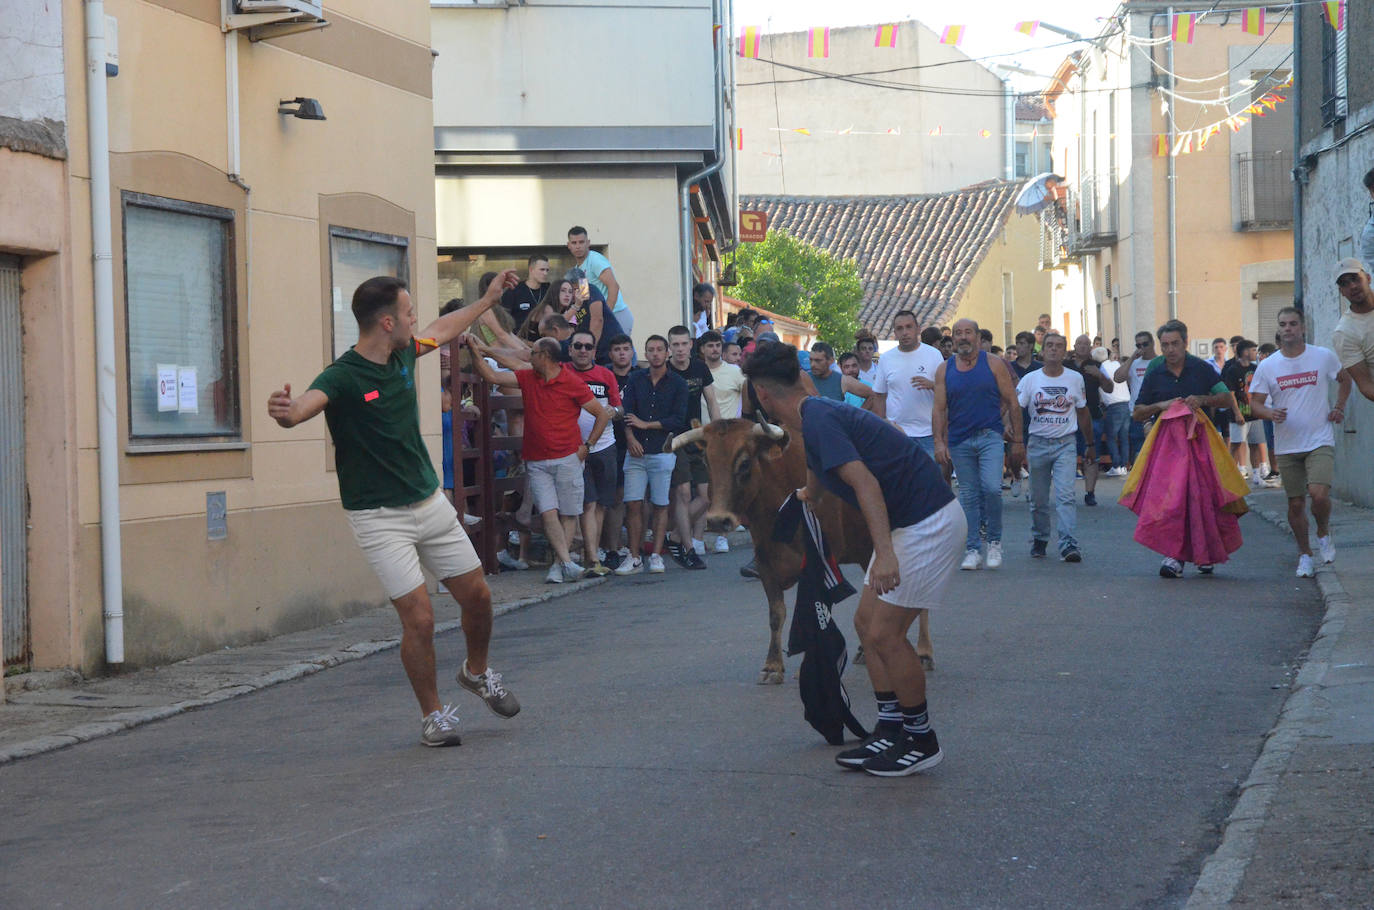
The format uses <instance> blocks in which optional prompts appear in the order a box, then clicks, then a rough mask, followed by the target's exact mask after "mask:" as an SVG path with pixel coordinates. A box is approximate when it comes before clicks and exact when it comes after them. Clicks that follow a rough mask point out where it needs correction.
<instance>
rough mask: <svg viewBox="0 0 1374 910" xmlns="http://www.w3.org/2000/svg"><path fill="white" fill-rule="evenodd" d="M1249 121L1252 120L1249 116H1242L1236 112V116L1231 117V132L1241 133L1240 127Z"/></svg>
mask: <svg viewBox="0 0 1374 910" xmlns="http://www.w3.org/2000/svg"><path fill="white" fill-rule="evenodd" d="M1249 122H1250V120H1249V118H1247V117H1242V116H1241V115H1240V114H1236V115H1235V116H1234V117H1232V118H1231V132H1233V133H1239V132H1240V128H1241V127H1242V126H1245V124H1247V123H1249Z"/></svg>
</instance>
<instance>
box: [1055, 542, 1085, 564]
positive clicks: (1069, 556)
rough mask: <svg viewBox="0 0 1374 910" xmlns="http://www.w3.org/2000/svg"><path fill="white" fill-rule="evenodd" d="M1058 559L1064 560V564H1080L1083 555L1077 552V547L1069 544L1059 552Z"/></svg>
mask: <svg viewBox="0 0 1374 910" xmlns="http://www.w3.org/2000/svg"><path fill="white" fill-rule="evenodd" d="M1059 558H1060V559H1062V560H1064V562H1082V561H1083V554H1082V552H1080V551H1079V549H1078V547H1075V546H1073V545H1072V544H1070V545H1069V546H1067V547H1065V548H1064V549H1062V550H1060V551H1059Z"/></svg>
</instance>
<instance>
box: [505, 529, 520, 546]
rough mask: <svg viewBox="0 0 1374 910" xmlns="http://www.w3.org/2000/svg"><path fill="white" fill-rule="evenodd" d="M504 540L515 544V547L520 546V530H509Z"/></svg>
mask: <svg viewBox="0 0 1374 910" xmlns="http://www.w3.org/2000/svg"><path fill="white" fill-rule="evenodd" d="M506 540H507V541H509V542H510V543H513V544H515V545H516V546H517V547H518V546H520V532H519V531H511V532H510V533H509V534H507V535H506Z"/></svg>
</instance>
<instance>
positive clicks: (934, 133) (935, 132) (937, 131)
mask: <svg viewBox="0 0 1374 910" xmlns="http://www.w3.org/2000/svg"><path fill="white" fill-rule="evenodd" d="M944 131H945V128H944V127H943V126H937V127H935V129H933V130H931V131H930V135H932V136H938V135H940V134H941V133H943V132H944Z"/></svg>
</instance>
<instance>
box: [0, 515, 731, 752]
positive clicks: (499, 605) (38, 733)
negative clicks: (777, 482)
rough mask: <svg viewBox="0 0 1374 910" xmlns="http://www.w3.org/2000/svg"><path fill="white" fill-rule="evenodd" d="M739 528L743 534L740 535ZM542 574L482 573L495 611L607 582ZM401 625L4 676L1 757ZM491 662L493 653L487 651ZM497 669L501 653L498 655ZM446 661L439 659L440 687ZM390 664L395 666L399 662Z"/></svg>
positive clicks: (336, 628)
mask: <svg viewBox="0 0 1374 910" xmlns="http://www.w3.org/2000/svg"><path fill="white" fill-rule="evenodd" d="M740 536H741V537H743V536H744V535H740ZM612 578H613V576H611V577H607V578H596V579H588V580H585V581H579V582H574V583H571V584H561V585H550V584H545V583H544V571H543V570H542V569H538V568H534V569H529V570H528V571H524V572H503V573H502V574H500V575H493V576H489V577H488V579H487V581H488V583H489V584H490V586H491V594H492V608H493V612H494V613H495V614H496V615H498V616H499V615H501V614H502V613H509V612H510V611H512V610H518V609H520V608H521V607H527V606H530V605H532V604H537V603H542V602H544V601H546V600H550V599H552V598H555V597H563V596H567V595H569V594H576V593H577V592H578V591H582V590H585V589H586V588H588V587H591V586H593V585H598V584H602V583H605V582H608V581H611V580H612ZM434 619H435V632H436V633H440V632H447V631H450V630H453V629H458V628H459V626H460V621H459V610H458V604H457V603H456V602H455V601H454V600H453V598H452V597H450V596H449V595H448V593H447V592H443V593H442V594H441V595H438V596H435V598H434ZM399 636H400V625H399V624H398V622H397V620H396V612H395V610H393V609H392V608H391V606H390V605H389V604H388V605H386V606H382V607H378V608H377V609H375V610H370V611H368V612H366V613H362V614H359V615H358V616H355V617H352V618H351V619H346V620H342V621H340V622H336V623H331V624H330V625H327V626H321V627H320V628H317V629H308V630H306V631H303V632H294V633H291V634H289V635H282V636H279V637H277V638H272V639H268V640H267V641H263V642H259V643H257V644H253V645H247V646H245V647H241V648H225V649H224V650H222V651H213V652H211V653H209V654H201V655H199V656H197V657H192V658H189V659H187V660H183V661H180V662H178V663H174V664H169V665H168V666H165V667H154V668H150V669H146V670H137V671H134V672H130V673H121V674H117V675H114V676H107V677H102V678H96V679H82V678H81V677H80V676H79V675H77V674H76V673H73V672H71V671H51V672H38V673H25V674H21V675H18V676H13V677H10V678H8V679H6V680H5V686H6V701H5V703H4V704H0V764H4V763H6V762H10V761H14V760H15V759H19V758H24V757H26V756H30V755H37V754H39V753H42V752H50V751H52V750H54V749H61V748H64V747H66V746H71V745H74V744H76V743H79V742H85V741H86V740H90V739H95V738H97V737H101V736H108V735H110V734H112V733H118V732H119V731H121V730H126V729H128V728H130V727H136V726H139V725H141V724H146V723H150V722H152V721H155V720H161V719H162V718H164V717H171V716H173V715H176V714H181V713H182V712H184V711H190V710H192V709H194V708H202V707H205V706H206V705H212V704H214V703H216V702H220V701H224V700H225V699H229V698H235V697H237V696H239V695H246V694H248V693H250V692H255V691H257V690H258V689H262V688H265V687H267V686H272V685H276V684H277V683H281V682H286V681H287V680H291V679H298V678H300V677H302V676H309V675H310V674H312V673H318V672H319V671H321V670H325V669H328V668H329V667H334V666H338V665H339V664H341V663H346V662H348V661H351V660H360V659H361V658H364V657H367V656H368V655H370V654H376V653H377V652H378V651H385V650H388V649H390V648H395V647H398V646H399V645H400V637H399ZM493 661H494V662H498V661H499V658H493ZM497 666H498V669H499V662H498V663H497ZM455 671H456V668H454V667H447V668H445V667H441V668H440V691H441V692H443V691H448V690H450V689H452V686H448V687H445V683H446V682H451V681H452V674H453V673H454V672H455ZM396 672H397V673H401V672H402V670H401V668H400V665H399V663H398V664H397V667H396Z"/></svg>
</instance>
